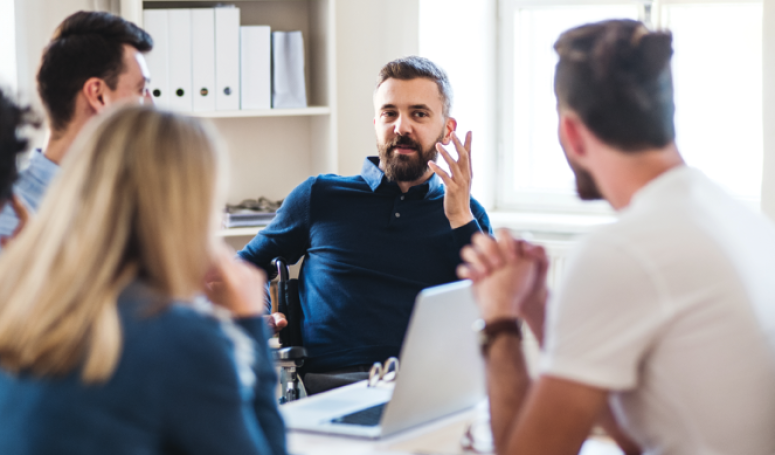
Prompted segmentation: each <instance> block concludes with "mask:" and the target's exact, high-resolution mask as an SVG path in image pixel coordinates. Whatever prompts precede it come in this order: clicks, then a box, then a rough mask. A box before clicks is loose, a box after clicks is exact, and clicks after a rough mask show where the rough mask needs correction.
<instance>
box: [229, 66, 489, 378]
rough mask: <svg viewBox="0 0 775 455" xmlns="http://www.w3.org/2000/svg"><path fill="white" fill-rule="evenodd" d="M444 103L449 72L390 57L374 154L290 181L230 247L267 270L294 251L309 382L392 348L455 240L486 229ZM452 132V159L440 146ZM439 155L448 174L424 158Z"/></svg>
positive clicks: (357, 374)
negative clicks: (339, 171)
mask: <svg viewBox="0 0 775 455" xmlns="http://www.w3.org/2000/svg"><path fill="white" fill-rule="evenodd" d="M450 106H451V90H450V87H449V80H448V78H447V76H446V74H445V73H444V71H443V70H441V69H440V68H439V67H437V66H436V65H434V64H433V63H432V62H430V61H429V60H427V59H424V58H420V57H408V58H404V59H399V60H395V61H393V62H390V63H388V64H387V65H386V66H385V68H383V69H382V71H381V72H380V76H379V80H378V84H377V87H376V89H375V91H374V110H375V116H374V128H375V131H376V136H377V149H378V151H379V156H378V157H368V158H366V160H365V162H364V164H363V168H362V170H361V174H360V175H357V176H352V177H341V176H337V175H320V176H318V177H312V178H310V179H308V180H307V181H305V182H304V183H302V184H301V185H299V186H298V187H297V188H296V189H294V190H293V192H292V193H291V194H290V195H289V196H288V198H287V199H286V200H285V202H284V203H283V206H282V207H281V208H280V210H279V211H278V213H277V217H276V218H275V219H274V221H273V222H272V223H271V224H270V225H269V226H268V227H267V228H266V229H263V230H262V231H261V232H260V233H259V234H258V235H257V236H256V237H255V238H254V239H253V240H252V241H251V242H250V243H249V244H248V245H247V246H246V247H245V248H244V249H243V250H242V251H240V252H239V255H240V256H241V257H242V258H244V259H245V260H247V261H249V262H252V263H254V264H256V265H257V266H259V267H261V268H263V269H264V270H266V271H267V272H268V273H270V274H271V272H272V270H271V266H270V261H271V260H272V259H273V258H275V257H277V256H283V257H285V258H286V259H288V260H289V261H290V262H291V263H295V262H296V261H298V260H299V259H300V258H302V257H303V258H304V263H303V265H302V268H301V273H300V280H299V281H300V297H301V304H302V309H303V313H304V317H303V320H302V337H303V340H304V346H305V347H306V348H307V351H308V353H309V356H310V357H309V359H308V360H307V361H306V363H305V372H306V375H305V377H304V380H305V385H306V387H307V391H308V392H312V393H314V392H319V391H322V390H326V389H328V388H331V387H333V386H336V385H342V384H344V383H347V382H349V381H352V380H357V379H359V378H363V377H364V376H365V375H366V371H368V368H369V367H370V366H371V365H372V364H373V363H374V362H376V361H384V360H385V359H387V358H388V357H390V356H397V355H398V354H399V350H400V348H401V343H402V342H403V338H404V333H405V332H406V328H407V325H408V323H409V316H410V314H411V312H412V307H413V305H414V299H415V297H416V296H417V293H418V292H419V291H420V290H421V289H423V288H426V287H429V286H434V285H438V284H442V283H447V282H451V281H455V280H456V276H455V268H456V267H457V265H458V264H459V263H460V259H459V251H460V248H461V247H462V246H463V245H465V244H467V243H468V242H469V241H470V239H471V235H472V234H473V233H475V232H479V231H484V232H490V224H489V220H488V218H487V214H486V213H485V211H484V209H483V208H482V206H481V205H480V204H479V203H477V202H476V201H475V200H474V199H472V198H471V177H472V174H471V157H470V152H471V133H468V135H467V136H466V138H465V141H464V142H461V141H460V140H459V139H458V138H457V136H456V135H455V127H456V125H457V124H456V122H455V119H453V118H451V117H450V116H449V109H450ZM450 142H452V143H454V145H455V148H456V150H457V153H458V159H457V160H455V159H454V158H453V157H452V156H450V154H449V153H447V151H446V150H445V149H444V147H442V144H450ZM439 153H440V154H441V155H442V157H443V158H444V160H445V161H446V162H447V164H448V165H449V168H450V173H447V172H445V171H444V170H442V169H441V168H439V167H438V166H437V165H436V163H435V162H434V160H435V159H436V157H437V154H439ZM442 182H443V183H444V184H443V185H442Z"/></svg>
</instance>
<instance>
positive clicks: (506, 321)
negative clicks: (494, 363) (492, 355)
mask: <svg viewBox="0 0 775 455" xmlns="http://www.w3.org/2000/svg"><path fill="white" fill-rule="evenodd" d="M506 333H508V334H511V335H514V336H516V337H517V339H519V340H522V328H521V326H520V320H519V319H517V318H500V319H495V320H494V321H490V322H487V323H485V324H484V327H482V329H481V330H480V331H479V334H480V339H479V343H480V345H481V348H482V355H483V356H485V357H486V356H487V353H488V352H489V350H490V346H492V344H493V342H495V339H497V338H498V337H499V336H500V335H503V334H506Z"/></svg>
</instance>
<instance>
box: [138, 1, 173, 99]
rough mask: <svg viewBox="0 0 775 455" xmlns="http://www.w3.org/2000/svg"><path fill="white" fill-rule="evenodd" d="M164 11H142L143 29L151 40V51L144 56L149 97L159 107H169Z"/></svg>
mask: <svg viewBox="0 0 775 455" xmlns="http://www.w3.org/2000/svg"><path fill="white" fill-rule="evenodd" d="M167 16H168V15H167V10H166V9H148V10H145V11H143V27H144V28H145V31H146V32H148V33H149V34H150V35H151V37H152V38H153V49H152V50H151V52H149V53H147V54H146V55H145V61H146V63H147V64H148V71H150V73H151V83H150V86H149V87H150V90H151V97H152V98H153V103H154V104H155V105H157V106H159V107H163V108H167V107H169V104H170V102H169V94H170V89H169V65H168V63H169V60H168V59H169V34H168V19H167Z"/></svg>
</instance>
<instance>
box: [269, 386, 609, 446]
mask: <svg viewBox="0 0 775 455" xmlns="http://www.w3.org/2000/svg"><path fill="white" fill-rule="evenodd" d="M348 387H352V386H348ZM316 398H317V397H314V396H313V397H310V398H306V399H305V400H314V399H316ZM293 405H294V404H293V403H291V404H287V405H284V406H293ZM486 419H487V403H486V401H485V402H483V403H481V404H480V405H479V406H477V407H476V408H473V409H469V410H467V411H462V412H459V413H457V414H454V415H451V416H448V417H445V418H442V419H439V420H436V421H433V422H430V423H427V424H425V425H422V426H420V427H418V428H415V429H412V430H408V431H403V432H400V433H398V434H396V435H393V436H390V437H387V438H383V439H380V440H367V439H358V438H351V437H345V436H332V435H322V434H315V433H307V432H300V431H293V430H290V431H289V432H288V451H289V452H290V453H291V454H292V455H409V454H415V455H457V454H466V453H470V452H464V451H463V449H462V447H461V444H460V442H461V438H462V437H463V435H464V433H465V431H466V429H467V428H468V426H469V424H470V423H472V422H474V421H479V422H483V421H486ZM580 455H622V452H621V451H620V450H619V448H618V447H616V445H614V444H613V443H612V442H610V441H608V440H605V439H597V438H595V439H589V440H587V442H586V443H585V444H584V446H583V447H582V449H581V452H580Z"/></svg>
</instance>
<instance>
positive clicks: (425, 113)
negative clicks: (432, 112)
mask: <svg viewBox="0 0 775 455" xmlns="http://www.w3.org/2000/svg"><path fill="white" fill-rule="evenodd" d="M414 115H415V117H428V113H427V112H423V111H417V112H415V113H414Z"/></svg>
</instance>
